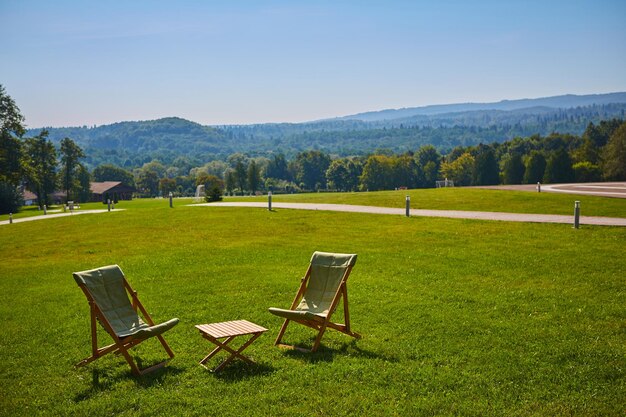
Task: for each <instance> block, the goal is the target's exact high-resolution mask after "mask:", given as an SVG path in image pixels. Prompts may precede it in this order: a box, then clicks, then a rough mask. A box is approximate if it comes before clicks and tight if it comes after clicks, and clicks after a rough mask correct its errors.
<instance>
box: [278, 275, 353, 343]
mask: <svg viewBox="0 0 626 417" xmlns="http://www.w3.org/2000/svg"><path fill="white" fill-rule="evenodd" d="M311 270H312V265H311V264H309V267H308V269H307V271H306V274H305V275H304V278H302V281H301V284H300V288H299V289H298V292H297V293H296V296H295V298H294V300H293V303H291V307H290V308H289V309H290V310H294V309H295V308H296V307H297V306H298V304H299V303H300V301H301V300H302V298H303V297H304V294H305V293H306V289H307V285H308V283H309V280H310V278H311ZM350 272H352V266H348V267H347V268H346V271H345V272H344V274H343V276H342V277H341V283H340V284H339V286H338V287H337V292H336V293H335V297H334V298H333V301H332V302H331V305H330V307H329V309H328V314H327V315H326V318H323V317H320V316H317V317H316V318H315V319H313V320H307V319H299V320H296V319H285V322H284V323H283V325H282V326H281V328H280V331H279V332H278V337H276V341H275V342H274V345H276V346H279V347H283V348H288V349H296V350H299V351H302V352H307V353H308V352H315V351H317V349H318V348H319V346H320V343H321V341H322V336H324V333H325V332H326V329H328V328H331V329H335V330H337V331H339V332H341V333H343V334H346V335H348V336H352V337H354V338H356V339H360V338H361V335H360V334H358V333H356V332H353V331H352V330H350V312H349V310H348V286H347V283H346V281H347V280H348V277H349V276H350ZM342 298H343V316H344V321H345V323H344V324H341V323H334V322H332V321H330V318H331V316H332V315H333V313H334V312H335V310H336V309H337V306H338V305H339V302H340V301H341V300H342ZM290 321H294V322H296V323H300V324H302V325H304V326H307V327H310V328H312V329H314V330H317V331H318V334H317V337H316V338H315V342H314V343H313V347H312V348H311V349H310V350H309V349H304V348H301V347H299V346H295V345H286V344H283V343H281V340H282V338H283V335H284V334H285V331H286V330H287V326H288V325H289V322H290Z"/></svg>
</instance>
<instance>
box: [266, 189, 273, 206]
mask: <svg viewBox="0 0 626 417" xmlns="http://www.w3.org/2000/svg"><path fill="white" fill-rule="evenodd" d="M267 210H268V211H272V192H271V191H269V192H268V193H267Z"/></svg>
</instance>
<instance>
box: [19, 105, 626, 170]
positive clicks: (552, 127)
mask: <svg viewBox="0 0 626 417" xmlns="http://www.w3.org/2000/svg"><path fill="white" fill-rule="evenodd" d="M612 118H620V119H624V118H626V93H612V94H601V95H588V96H573V95H567V96H559V97H548V98H542V99H527V100H511V101H502V102H499V103H491V104H489V103H486V104H476V103H468V104H452V105H441V106H427V107H418V108H413V109H400V110H383V111H381V112H370V113H362V114H357V115H353V116H345V117H341V118H336V119H328V120H320V121H315V122H307V123H267V124H255V125H227V126H202V125H200V124H198V123H194V122H191V121H188V120H185V119H181V118H177V117H170V118H164V119H159V120H151V121H137V122H120V123H114V124H111V125H103V126H95V127H87V126H83V127H66V128H47V130H48V131H49V133H50V135H49V138H50V139H51V140H52V141H53V142H54V143H55V144H58V143H59V142H60V141H61V140H62V139H63V138H65V137H69V138H71V139H73V140H74V141H75V142H76V143H77V144H78V145H79V146H81V147H82V148H83V149H84V150H85V154H86V155H87V157H86V158H85V161H84V162H85V163H86V165H87V166H88V167H90V168H94V167H95V166H98V165H101V164H105V163H111V164H114V165H117V166H120V167H124V168H136V167H140V166H142V165H143V164H144V163H146V162H149V161H152V160H160V161H161V162H163V163H164V164H166V165H167V164H171V163H172V162H173V161H175V160H176V159H177V158H179V157H184V158H186V159H188V160H189V161H190V162H191V163H192V164H195V165H202V164H204V163H206V162H209V161H211V160H225V159H226V158H227V157H228V156H229V155H232V154H234V153H238V152H240V153H244V154H248V155H249V156H268V157H269V156H271V155H274V154H277V153H282V154H284V155H285V156H286V157H287V158H292V157H293V156H295V155H296V154H297V153H298V152H302V151H304V150H310V149H314V150H320V151H324V152H325V153H328V154H331V155H337V156H356V155H366V154H368V153H372V152H374V151H380V150H382V149H385V150H389V151H392V152H394V153H402V152H406V151H415V150H417V149H418V148H419V147H421V146H423V145H427V144H432V145H434V146H435V147H436V148H437V149H438V150H439V151H440V152H442V153H446V152H448V151H449V150H451V149H452V148H454V147H456V146H459V145H460V146H472V145H478V144H479V143H485V144H487V143H493V142H504V141H506V140H509V139H512V138H515V137H529V136H532V135H541V136H545V135H549V134H550V133H553V132H559V133H570V134H574V135H580V134H582V133H583V132H584V130H585V128H586V127H587V126H588V124H589V123H591V122H592V123H594V124H598V123H599V122H600V121H602V120H609V119H612ZM40 131H41V129H30V130H29V131H28V132H27V136H34V135H36V134H38V133H39V132H40Z"/></svg>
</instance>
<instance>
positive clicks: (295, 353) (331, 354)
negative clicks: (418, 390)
mask: <svg viewBox="0 0 626 417" xmlns="http://www.w3.org/2000/svg"><path fill="white" fill-rule="evenodd" d="M313 341H314V338H313V339H312V340H311V344H310V345H309V346H303V345H301V344H296V346H297V347H299V348H303V349H310V348H311V346H312V345H313V343H312V342H313ZM358 342H359V341H358V340H356V339H352V340H351V341H349V342H343V343H342V344H341V345H340V346H339V348H330V347H327V346H324V345H323V344H322V345H321V346H320V347H319V349H318V350H317V352H303V351H301V350H297V349H288V350H285V352H284V354H285V356H288V357H290V358H292V359H299V360H302V361H304V362H309V363H317V362H332V361H333V360H334V358H335V356H354V357H358V358H364V359H380V360H384V361H386V362H399V359H398V358H397V357H395V356H389V355H382V354H379V353H376V352H372V351H370V350H366V349H362V348H360V347H359V346H358Z"/></svg>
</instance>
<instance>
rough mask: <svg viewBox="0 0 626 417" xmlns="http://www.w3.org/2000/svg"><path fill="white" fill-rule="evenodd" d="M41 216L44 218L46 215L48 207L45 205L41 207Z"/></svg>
mask: <svg viewBox="0 0 626 417" xmlns="http://www.w3.org/2000/svg"><path fill="white" fill-rule="evenodd" d="M43 214H44V216H45V215H46V214H48V207H47V206H46V205H45V204H44V205H43Z"/></svg>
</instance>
